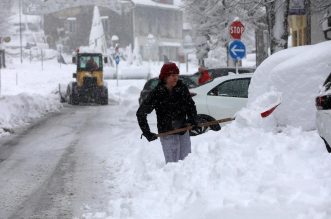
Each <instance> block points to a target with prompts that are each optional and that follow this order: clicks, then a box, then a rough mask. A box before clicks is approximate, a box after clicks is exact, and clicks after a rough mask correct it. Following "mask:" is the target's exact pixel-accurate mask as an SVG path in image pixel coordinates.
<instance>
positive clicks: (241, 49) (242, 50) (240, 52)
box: [229, 40, 246, 60]
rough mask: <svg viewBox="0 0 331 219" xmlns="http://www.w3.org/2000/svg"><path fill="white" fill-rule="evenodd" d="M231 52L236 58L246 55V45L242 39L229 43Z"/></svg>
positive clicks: (239, 58) (232, 56)
mask: <svg viewBox="0 0 331 219" xmlns="http://www.w3.org/2000/svg"><path fill="white" fill-rule="evenodd" d="M229 54H230V56H231V58H233V59H234V60H241V59H243V58H244V57H245V56H246V47H245V44H244V43H243V42H241V41H240V40H234V41H232V42H231V43H230V44H229Z"/></svg>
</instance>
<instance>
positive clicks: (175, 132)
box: [156, 99, 281, 137]
mask: <svg viewBox="0 0 331 219" xmlns="http://www.w3.org/2000/svg"><path fill="white" fill-rule="evenodd" d="M280 103H281V100H280V99H279V100H278V101H277V103H276V104H275V105H273V106H272V107H269V108H267V110H264V111H263V112H262V113H260V115H261V117H262V118H265V117H268V116H269V115H270V114H271V113H272V112H273V111H274V110H275V109H276V108H277V106H279V104H280ZM233 120H235V118H234V117H231V118H224V119H219V120H214V121H210V122H204V123H200V124H198V126H199V127H201V128H203V127H208V126H211V125H216V124H219V123H225V122H230V121H233ZM192 128H193V126H191V125H189V126H186V127H183V128H179V129H174V130H171V131H167V132H162V133H159V134H157V135H156V136H157V137H164V136H167V135H172V134H177V133H180V132H185V131H190V130H192Z"/></svg>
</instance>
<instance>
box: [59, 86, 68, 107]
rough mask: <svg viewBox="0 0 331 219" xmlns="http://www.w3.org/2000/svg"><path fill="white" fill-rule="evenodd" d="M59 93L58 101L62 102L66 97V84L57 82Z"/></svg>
mask: <svg viewBox="0 0 331 219" xmlns="http://www.w3.org/2000/svg"><path fill="white" fill-rule="evenodd" d="M59 95H60V102H61V103H64V102H66V99H67V85H65V84H59Z"/></svg>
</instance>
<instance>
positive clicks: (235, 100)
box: [207, 78, 250, 119]
mask: <svg viewBox="0 0 331 219" xmlns="http://www.w3.org/2000/svg"><path fill="white" fill-rule="evenodd" d="M249 83H250V78H239V79H230V80H228V81H224V82H222V83H220V84H219V85H217V86H216V87H215V88H213V89H212V90H211V91H210V92H209V93H208V94H207V106H208V110H209V112H210V115H211V116H212V117H214V118H215V119H222V118H227V117H233V116H234V115H235V113H236V112H238V111H239V110H240V109H241V108H243V107H245V106H246V103H247V97H248V86H249Z"/></svg>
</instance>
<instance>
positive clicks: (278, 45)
mask: <svg viewBox="0 0 331 219" xmlns="http://www.w3.org/2000/svg"><path fill="white" fill-rule="evenodd" d="M264 2H265V7H266V13H267V21H268V29H269V38H270V52H271V54H273V53H275V52H277V51H279V50H282V49H286V48H287V46H288V45H287V41H288V35H289V33H288V11H289V0H273V1H270V0H264Z"/></svg>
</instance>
